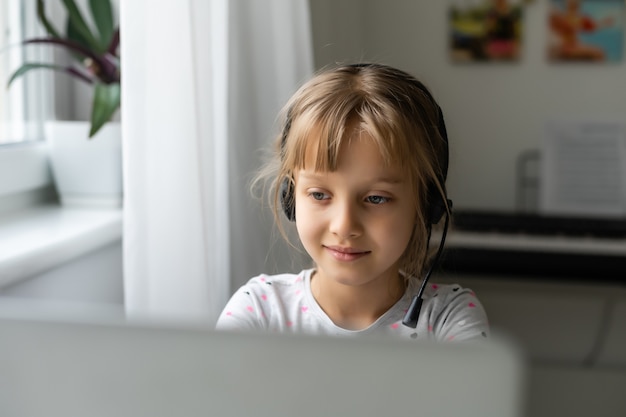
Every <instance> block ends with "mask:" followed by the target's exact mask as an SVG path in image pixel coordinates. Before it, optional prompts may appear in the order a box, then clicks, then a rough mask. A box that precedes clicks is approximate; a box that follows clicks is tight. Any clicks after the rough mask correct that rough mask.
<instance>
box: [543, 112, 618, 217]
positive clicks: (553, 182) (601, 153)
mask: <svg viewBox="0 0 626 417" xmlns="http://www.w3.org/2000/svg"><path fill="white" fill-rule="evenodd" d="M625 131H626V129H625V125H624V124H623V123H618V122H615V123H609V122H551V123H549V124H548V125H547V127H546V135H545V137H544V142H543V149H542V152H541V175H540V199H539V207H540V211H541V212H542V213H543V214H549V215H573V216H586V217H625V216H626V139H625V138H626V135H625Z"/></svg>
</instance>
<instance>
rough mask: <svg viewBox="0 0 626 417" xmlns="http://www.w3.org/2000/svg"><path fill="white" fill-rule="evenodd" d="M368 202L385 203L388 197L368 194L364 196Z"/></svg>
mask: <svg viewBox="0 0 626 417" xmlns="http://www.w3.org/2000/svg"><path fill="white" fill-rule="evenodd" d="M366 200H367V202H368V203H372V204H383V203H387V202H388V201H389V200H390V198H389V197H383V196H381V195H370V196H368V197H367V198H366Z"/></svg>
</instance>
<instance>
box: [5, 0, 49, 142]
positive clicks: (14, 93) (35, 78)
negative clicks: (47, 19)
mask: <svg viewBox="0 0 626 417" xmlns="http://www.w3.org/2000/svg"><path fill="white" fill-rule="evenodd" d="M42 35H44V33H43V29H42V28H41V27H40V25H39V22H38V21H37V13H36V2H34V1H27V2H23V1H21V0H4V1H2V2H0V37H1V38H0V45H1V46H0V50H1V51H2V52H1V53H0V85H1V86H2V89H1V90H0V146H1V145H6V144H14V143H20V142H25V141H32V140H39V139H41V138H42V136H43V135H42V130H43V127H42V121H43V120H44V116H45V113H46V112H47V111H49V109H50V106H49V105H48V104H47V103H48V102H49V97H46V95H45V93H46V89H45V88H44V83H45V82H46V78H48V79H49V78H50V77H49V74H46V71H31V72H30V73H28V74H26V75H25V76H23V77H20V78H19V79H17V80H16V81H15V82H14V83H13V84H12V85H11V87H10V88H9V89H7V88H6V83H7V82H8V80H9V77H10V75H11V74H12V73H13V72H14V71H15V70H16V69H17V68H19V67H20V66H21V65H22V64H23V63H25V62H33V61H34V62H41V61H47V59H46V58H47V56H46V52H47V51H45V50H44V48H41V47H40V46H38V45H28V46H26V47H22V46H21V45H20V42H22V41H23V40H24V39H27V38H30V37H33V36H42ZM47 53H48V54H49V51H48V52H47ZM0 149H2V148H0Z"/></svg>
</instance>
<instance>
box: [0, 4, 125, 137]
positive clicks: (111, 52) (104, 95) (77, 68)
mask: <svg viewBox="0 0 626 417" xmlns="http://www.w3.org/2000/svg"><path fill="white" fill-rule="evenodd" d="M63 5H64V7H65V10H66V12H67V23H66V30H65V34H61V32H59V31H58V30H57V29H56V28H55V27H54V25H52V24H51V23H50V21H49V19H48V18H47V16H46V11H45V1H44V0H37V17H38V19H39V22H40V23H41V24H42V25H43V26H44V28H45V29H46V31H47V33H48V36H47V37H42V38H33V39H27V40H25V41H24V42H23V43H24V44H25V45H27V44H48V45H55V46H58V47H61V48H65V49H66V50H68V51H69V52H70V54H71V57H72V58H73V60H74V61H75V62H74V63H73V64H72V65H69V66H60V65H54V64H49V63H39V62H37V63H33V62H27V63H25V64H23V65H22V66H21V67H20V68H18V69H17V70H16V71H15V72H14V73H13V74H12V75H11V77H10V78H9V83H8V85H9V86H10V85H11V83H12V82H13V81H15V80H16V79H17V78H19V77H20V76H22V75H24V74H25V73H27V72H29V71H31V70H34V69H40V68H45V69H51V70H54V71H61V72H64V73H67V74H68V75H70V76H72V77H75V78H77V79H79V80H81V81H84V82H86V83H88V84H91V85H94V95H93V104H92V109H91V129H90V130H89V137H93V136H94V135H95V134H96V133H97V132H98V130H100V128H101V127H102V126H103V125H104V124H105V123H106V122H108V121H109V120H110V119H111V117H112V116H113V114H114V113H115V112H116V111H117V110H118V109H119V107H120V57H119V52H118V50H119V41H120V31H119V27H118V26H116V24H115V23H114V20H113V8H112V5H111V1H110V0H90V1H89V6H90V12H91V17H92V19H93V21H94V23H95V25H96V28H97V34H96V33H95V32H94V31H92V29H91V28H90V27H89V26H88V25H87V22H86V21H85V19H84V18H83V15H82V13H81V12H80V10H79V8H78V6H77V5H76V3H75V2H74V0H63Z"/></svg>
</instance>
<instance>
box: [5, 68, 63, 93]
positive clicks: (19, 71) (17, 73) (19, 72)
mask: <svg viewBox="0 0 626 417" xmlns="http://www.w3.org/2000/svg"><path fill="white" fill-rule="evenodd" d="M39 68H47V69H51V70H56V71H65V67H61V66H58V65H52V64H38V63H26V64H24V65H22V66H21V67H19V68H18V69H17V70H15V72H14V73H13V74H12V75H11V77H10V78H9V82H8V83H7V88H9V87H10V86H11V83H12V82H13V81H15V80H16V79H17V78H19V77H21V76H22V75H24V74H25V73H27V72H28V71H30V70H34V69H39Z"/></svg>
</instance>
